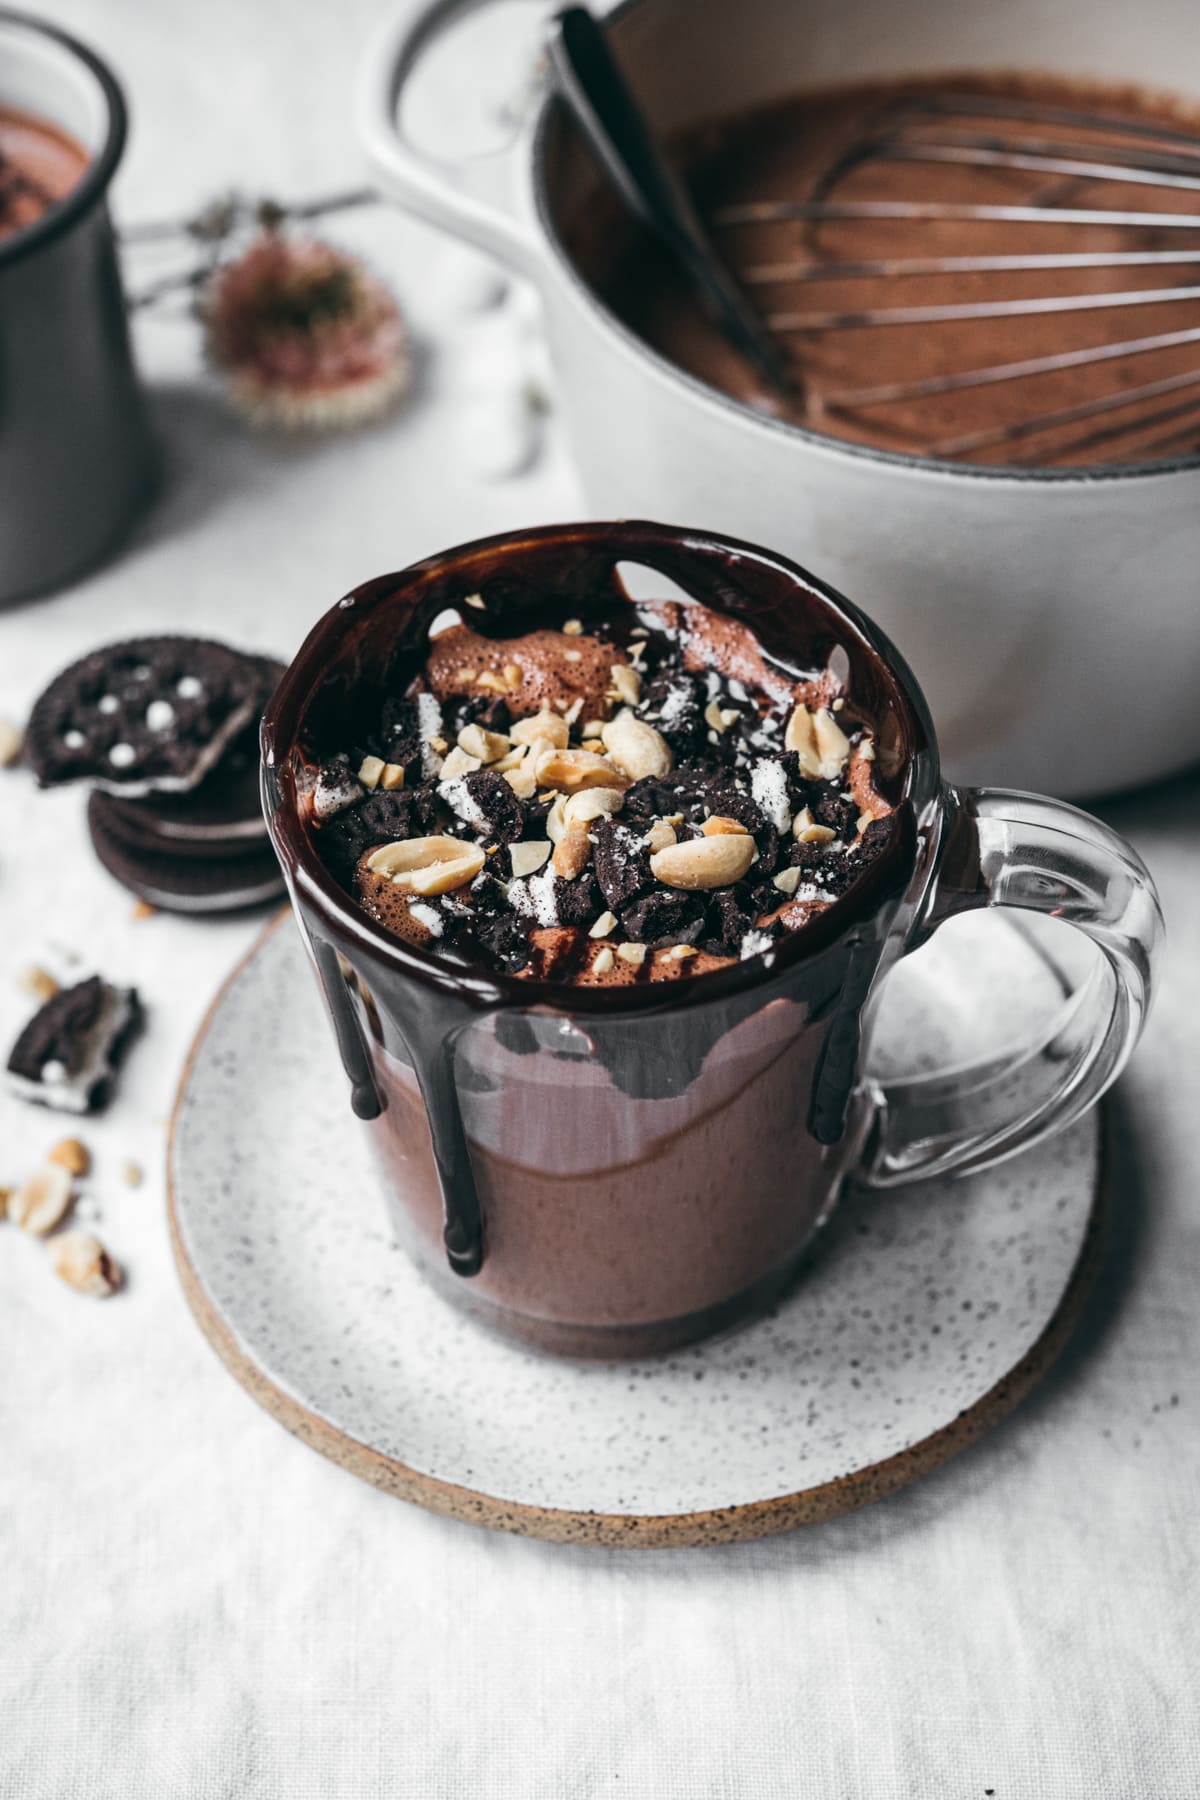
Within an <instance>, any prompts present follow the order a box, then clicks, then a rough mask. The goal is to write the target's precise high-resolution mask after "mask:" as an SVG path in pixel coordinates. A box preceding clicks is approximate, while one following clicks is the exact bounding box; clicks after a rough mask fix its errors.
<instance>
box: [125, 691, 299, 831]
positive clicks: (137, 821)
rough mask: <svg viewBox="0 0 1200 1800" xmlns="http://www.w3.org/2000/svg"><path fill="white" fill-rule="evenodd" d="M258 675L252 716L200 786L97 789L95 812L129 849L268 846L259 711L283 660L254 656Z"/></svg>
mask: <svg viewBox="0 0 1200 1800" xmlns="http://www.w3.org/2000/svg"><path fill="white" fill-rule="evenodd" d="M254 660H255V662H256V663H257V664H258V668H259V674H260V679H261V688H260V694H259V699H258V703H257V705H256V707H255V714H254V718H253V719H252V720H251V722H250V724H249V725H247V726H245V727H244V728H243V730H242V731H241V733H240V735H239V736H238V737H237V738H236V739H235V740H234V742H233V743H232V744H231V745H230V746H229V748H228V750H226V752H225V754H224V756H223V757H222V758H221V760H220V762H219V763H218V764H217V766H216V768H215V769H213V770H212V771H211V772H210V773H209V774H208V775H206V776H205V778H204V780H203V781H202V782H201V783H200V785H199V786H198V787H195V788H193V789H191V790H190V792H188V793H184V794H147V795H145V796H144V797H143V798H140V799H128V798H126V797H125V796H124V795H122V794H113V793H110V792H107V791H105V790H97V794H96V805H95V807H94V808H93V811H94V814H95V816H96V817H97V818H98V819H99V820H100V821H101V823H102V824H103V826H104V828H105V829H106V830H107V832H108V833H109V834H110V835H111V836H114V837H117V838H120V839H121V840H122V841H123V842H124V843H125V844H126V845H127V846H128V847H129V848H130V849H131V850H136V851H143V852H150V853H151V854H153V855H156V856H174V857H192V858H208V859H212V858H219V857H236V856H240V855H243V854H244V853H246V852H249V851H252V850H265V849H266V848H267V827H266V821H265V820H264V818H263V811H262V801H261V798H260V794H259V753H258V720H259V715H260V713H261V711H262V709H263V707H264V706H265V705H266V703H267V700H268V699H269V698H270V696H271V693H272V691H273V690H274V688H275V686H276V684H277V682H278V680H279V678H280V676H281V675H282V673H283V666H282V664H281V663H277V662H275V661H273V660H272V659H271V658H270V657H256V658H255V659H254Z"/></svg>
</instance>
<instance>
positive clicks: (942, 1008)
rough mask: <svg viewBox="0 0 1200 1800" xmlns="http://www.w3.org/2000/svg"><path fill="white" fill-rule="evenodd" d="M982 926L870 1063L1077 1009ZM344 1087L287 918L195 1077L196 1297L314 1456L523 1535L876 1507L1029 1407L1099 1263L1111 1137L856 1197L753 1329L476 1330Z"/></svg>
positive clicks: (893, 1024)
mask: <svg viewBox="0 0 1200 1800" xmlns="http://www.w3.org/2000/svg"><path fill="white" fill-rule="evenodd" d="M963 923H966V922H965V921H964V922H963ZM984 923H985V924H986V926H987V927H988V930H989V932H990V934H991V935H990V937H989V936H988V935H987V934H985V933H979V932H977V933H976V934H975V937H974V938H972V936H971V933H970V932H968V933H967V935H966V936H965V937H960V938H956V937H955V932H956V931H957V929H958V927H957V926H956V927H954V928H952V929H951V930H948V931H946V932H943V933H940V934H939V935H938V938H935V940H934V945H933V946H930V951H933V950H934V946H937V949H936V951H935V953H934V954H933V955H932V956H931V955H930V951H922V952H921V953H920V956H919V957H917V958H911V959H909V960H908V962H906V963H905V964H904V965H902V970H901V973H902V975H903V981H902V982H898V983H897V986H896V993H895V1000H894V1002H892V1001H890V1000H889V1004H888V1006H886V1007H885V1009H884V1016H883V1017H882V1019H881V1021H880V1025H879V1028H878V1033H877V1042H876V1046H875V1050H874V1052H873V1055H874V1057H875V1058H876V1062H877V1066H878V1068H880V1069H882V1070H891V1069H893V1068H897V1069H905V1068H906V1067H907V1055H906V1052H905V1050H904V1046H906V1045H911V1044H912V1043H913V1041H914V1039H916V1040H917V1041H921V1042H923V1043H925V1044H927V1045H930V1044H933V1043H935V1042H936V1043H938V1044H940V1045H941V1055H942V1056H943V1057H944V1058H948V1059H949V1060H951V1061H954V1062H955V1063H957V1062H959V1061H961V1060H962V1058H963V1057H964V1055H966V1054H967V1053H968V1052H969V1051H970V1050H972V1049H974V1050H977V1051H979V1052H981V1053H982V1052H983V1051H984V1050H986V1049H991V1050H995V1049H996V1048H997V1043H996V1037H997V1033H1000V1034H1001V1035H1003V1033H1004V1032H1006V1031H1007V1032H1009V1033H1013V1032H1018V1033H1019V1031H1020V1029H1021V1027H1022V1023H1023V1021H1027V1020H1029V1019H1031V1018H1032V1017H1033V1016H1034V1015H1035V1014H1038V1015H1039V1016H1041V1017H1042V1018H1043V1020H1044V1018H1045V1016H1047V1009H1049V1012H1050V1013H1053V1012H1054V1011H1055V1009H1057V1010H1058V1011H1059V1012H1060V1013H1061V1011H1062V1008H1063V1005H1064V994H1066V995H1068V996H1069V993H1070V988H1071V981H1070V977H1069V975H1068V976H1067V977H1066V978H1064V972H1063V970H1062V968H1061V967H1060V966H1058V965H1057V964H1056V963H1054V962H1052V961H1051V960H1049V959H1047V958H1045V957H1044V956H1043V955H1042V954H1041V952H1040V949H1039V947H1038V946H1037V945H1036V944H1033V943H1032V941H1031V943H1030V944H1029V945H1024V944H1018V950H1019V951H1020V954H1019V955H1018V956H1017V957H1016V958H1015V960H1014V956H1013V946H1012V945H1011V944H1008V945H1005V944H1004V943H1003V941H1002V939H1003V936H1004V933H1003V932H1001V933H1000V934H999V935H997V932H996V921H995V919H991V920H987V921H984ZM981 944H982V945H984V946H985V948H984V949H983V950H981V949H980V945H981ZM922 958H924V959H926V960H925V962H924V963H922V960H921V959H922ZM892 979H893V981H896V977H893V978H892ZM948 1000H949V1001H950V1003H949V1004H948V1003H947V1002H948ZM981 1021H986V1026H985V1025H983V1024H981ZM985 1031H986V1032H987V1033H989V1034H990V1036H988V1040H987V1043H986V1044H984V1043H981V1042H980V1038H981V1034H982V1033H984V1032H985ZM1014 1041H1015V1040H1014ZM928 1058H932V1060H933V1061H935V1062H936V1061H937V1056H936V1055H935V1054H934V1053H933V1051H931V1050H930V1051H928V1052H927V1060H928ZM342 1086H343V1083H342V1078H341V1073H340V1070H339V1068H338V1066H337V1062H336V1057H335V1053H334V1048H333V1043H332V1039H331V1036H330V1034H329V1030H328V1027H327V1024H326V1021H325V1017H324V1015H323V1012H322V1009H321V1004H320V1001H319V998H318V995H317V990H316V987H315V984H314V982H313V979H312V976H311V972H310V970H309V967H308V964H307V961H306V958H305V954H304V951H303V948H302V946H301V943H300V940H299V938H298V936H297V934H296V932H295V930H294V928H293V926H292V925H291V923H290V922H288V920H287V919H286V918H285V919H284V920H282V921H277V922H276V924H275V925H274V926H272V927H271V928H269V929H268V931H267V932H266V934H265V935H264V937H263V938H262V939H261V940H260V942H259V943H258V945H257V946H256V948H255V949H254V951H253V952H252V953H251V955H250V956H249V957H248V958H247V959H246V961H245V962H243V963H242V965H241V966H240V967H239V968H238V969H237V970H236V971H235V972H234V974H233V975H232V977H231V978H230V980H229V981H228V983H227V984H226V986H225V987H224V989H223V990H222V992H221V993H220V994H219V996H218V997H217V1000H216V1001H215V1003H214V1005H213V1008H212V1010H211V1012H210V1013H209V1016H208V1018H207V1020H206V1021H205V1023H204V1025H203V1027H202V1029H201V1032H200V1034H199V1037H198V1038H197V1041H196V1044H195V1046H194V1048H193V1051H192V1055H191V1058H190V1059H189V1063H188V1067H187V1069H186V1071H185V1074H184V1078H183V1082H182V1085H181V1089H180V1095H179V1101H178V1105H177V1109H176V1115H175V1121H174V1127H173V1132H172V1141H171V1150H170V1187H171V1207H172V1229H173V1233H174V1241H175V1250H176V1256H177V1260H178V1264H179V1268H180V1272H181V1275H182V1278H183V1284H184V1289H185V1292H186V1294H187V1297H188V1300H189V1302H190V1304H191V1306H192V1308H193V1310H194V1312H195V1314H196V1316H197V1318H198V1320H199V1322H200V1324H201V1326H202V1327H203V1329H204V1331H205V1332H206V1334H207V1335H208V1337H209V1339H210V1340H211V1342H212V1343H213V1345H214V1346H215V1348H216V1349H217V1351H218V1352H219V1354H220V1355H221V1356H222V1357H223V1359H224V1360H225V1362H226V1363H227V1364H228V1365H229V1367H230V1368H231V1369H232V1371H233V1373H234V1374H235V1375H236V1376H237V1378H238V1380H239V1381H241V1382H242V1383H243V1384H244V1385H245V1386H246V1387H247V1388H248V1389H249V1391H250V1392H251V1393H252V1394H253V1395H254V1397H255V1398H256V1399H257V1400H259V1401H260V1402H261V1404H262V1405H263V1406H265V1407H266V1409H267V1410H268V1411H269V1412H270V1413H272V1414H273V1415H274V1416H275V1417H276V1418H277V1419H279V1420H280V1421H281V1422H282V1423H283V1424H284V1425H286V1426H287V1427H288V1428H289V1429H290V1430H291V1431H294V1432H295V1433H296V1434H297V1435H298V1436H299V1437H301V1438H303V1439H304V1440H305V1441H306V1442H307V1443H309V1444H311V1445H312V1446H313V1447H314V1448H315V1449H318V1450H320V1451H322V1452H323V1453H324V1454H325V1455H327V1456H330V1457H332V1458H334V1459H335V1460H336V1461H338V1462H340V1463H342V1464H343V1465H344V1466H345V1467H346V1468H348V1469H350V1470H352V1471H353V1472H354V1473H355V1474H357V1475H359V1476H362V1477H364V1478H365V1479H366V1480H369V1481H372V1482H374V1483H376V1484H377V1485H378V1486H380V1487H382V1488H385V1489H387V1490H388V1491H390V1492H392V1493H395V1494H397V1495H399V1496H401V1497H402V1498H404V1499H407V1500H413V1501H417V1502H419V1503H420V1504H421V1505H424V1506H428V1507H431V1508H433V1509H434V1510H435V1511H438V1512H444V1513H449V1514H452V1515H454V1516H456V1517H459V1518H463V1519H469V1520H474V1521H476V1522H477V1523H480V1524H484V1525H490V1526H493V1527H497V1528H500V1529H504V1530H510V1531H518V1532H524V1533H527V1534H529V1535H531V1536H536V1537H544V1538H551V1539H557V1540H564V1541H576V1542H588V1543H609V1544H611V1543H622V1544H642V1545H665V1544H696V1543H710V1542H716V1541H732V1540H735V1539H744V1538H751V1537H758V1536H764V1535H766V1534H768V1533H771V1532H776V1531H783V1530H787V1529H789V1528H790V1527H792V1526H795V1525H799V1524H802V1523H805V1522H809V1521H812V1520H817V1519H822V1518H828V1517H830V1516H832V1515H833V1514H835V1513H838V1512H842V1511H846V1510H848V1509H850V1508H852V1507H855V1506H861V1505H863V1504H865V1503H866V1502H868V1501H870V1500H874V1499H877V1498H879V1497H880V1496H881V1495H884V1494H886V1493H889V1492H891V1491H893V1490H894V1489H896V1488H898V1487H900V1486H902V1485H903V1484H904V1483H906V1482H908V1481H911V1480H912V1479H914V1478H915V1477H916V1476H918V1475H920V1474H922V1473H924V1472H925V1471H927V1470H929V1469H931V1468H934V1467H936V1466H937V1465H939V1464H940V1463H943V1462H945V1461H946V1460H947V1459H948V1458H949V1457H950V1456H952V1455H954V1454H955V1453H956V1452H957V1451H959V1450H961V1449H963V1448H964V1447H965V1446H966V1445H968V1444H969V1443H971V1442H972V1441H973V1440H974V1439H975V1438H976V1437H978V1436H979V1435H980V1434H981V1433H982V1432H983V1431H985V1430H986V1429H987V1428H988V1427H989V1426H991V1425H992V1424H994V1423H995V1422H996V1421H997V1420H998V1419H1000V1418H1001V1417H1003V1415H1004V1414H1005V1413H1006V1412H1008V1411H1009V1410H1010V1409H1011V1407H1012V1406H1014V1405H1015V1404H1016V1402H1017V1401H1018V1400H1019V1399H1020V1398H1021V1397H1022V1396H1023V1395H1024V1394H1025V1393H1026V1392H1027V1391H1028V1390H1029V1388H1031V1387H1032V1386H1033V1384H1034V1382H1035V1381H1036V1380H1037V1379H1038V1377H1039V1376H1040V1375H1041V1374H1042V1373H1043V1372H1044V1370H1045V1369H1046V1367H1047V1366H1048V1365H1049V1363H1050V1362H1051V1361H1052V1359H1053V1357H1054V1356H1055V1354H1056V1353H1057V1351H1058V1350H1059V1348H1060V1347H1061V1346H1062V1344H1063V1343H1064V1342H1065V1339H1066V1337H1067V1335H1068V1333H1069V1331H1070V1329H1071V1327H1072V1325H1073V1324H1074V1322H1075V1319H1076V1317H1077V1315H1078V1312H1079V1310H1080V1307H1081V1305H1082V1301H1083V1298H1084V1296H1085V1294H1086V1291H1087V1287H1088V1284H1089V1279H1090V1274H1091V1270H1092V1266H1093V1265H1094V1263H1095V1261H1096V1242H1097V1236H1098V1233H1097V1228H1096V1193H1097V1187H1098V1173H1099V1160H1100V1158H1099V1127H1098V1123H1097V1121H1096V1120H1095V1119H1094V1118H1093V1119H1088V1120H1084V1121H1083V1122H1082V1123H1081V1124H1079V1125H1077V1126H1075V1127H1074V1128H1073V1129H1072V1130H1070V1131H1069V1132H1067V1133H1066V1134H1064V1135H1063V1136H1061V1137H1059V1138H1057V1139H1056V1140H1055V1141H1054V1142H1053V1144H1051V1145H1048V1146H1043V1147H1041V1148H1040V1149H1037V1150H1033V1151H1030V1152H1026V1153H1025V1154H1024V1155H1023V1156H1022V1157H1020V1158H1018V1159H1016V1160H1014V1161H1012V1162H1010V1163H1008V1164H1006V1165H1004V1166H1003V1167H1002V1168H1000V1169H998V1170H995V1171H992V1172H990V1173H988V1174H986V1175H983V1176H976V1177H972V1178H970V1179H969V1180H964V1181H958V1182H953V1181H936V1182H924V1183H919V1184H917V1185H915V1186H913V1187H910V1188H907V1189H905V1190H903V1191H899V1192H892V1193H890V1194H884V1195H879V1194H868V1193H865V1192H855V1191H852V1192H851V1193H850V1194H849V1195H848V1196H847V1198H846V1199H845V1201H844V1202H843V1204H842V1207H841V1208H840V1210H839V1212H838V1213H837V1215H835V1218H834V1221H833V1223H832V1224H831V1226H830V1227H829V1228H828V1229H827V1232H826V1235H825V1238H824V1241H823V1243H822V1245H821V1248H820V1251H819V1253H818V1254H817V1255H816V1256H815V1257H814V1258H813V1260H812V1261H811V1263H810V1265H809V1267H808V1268H807V1269H806V1270H805V1271H804V1272H803V1273H802V1274H801V1276H800V1277H799V1279H798V1280H797V1282H796V1284H795V1286H794V1287H793V1289H792V1291H791V1293H790V1295H789V1296H788V1297H787V1298H786V1299H785V1300H784V1302H783V1303H782V1304H781V1305H780V1306H779V1307H778V1308H777V1309H776V1311H775V1312H774V1313H773V1314H772V1315H771V1316H770V1317H768V1318H765V1319H762V1320H760V1321H759V1322H757V1323H755V1324H753V1325H750V1326H748V1327H746V1328H744V1329H743V1330H741V1331H739V1332H737V1333H736V1334H734V1335H732V1336H729V1337H727V1338H725V1339H722V1340H718V1341H714V1342H710V1343H708V1344H704V1345H700V1346H698V1347H696V1348H694V1349H689V1350H686V1351H682V1352H679V1353H677V1354H675V1355H673V1356H669V1357H664V1358H661V1359H656V1360H651V1361H646V1362H641V1363H633V1364H598V1363H576V1362H567V1361H562V1360H557V1359H553V1358H548V1357H544V1356H539V1355H537V1354H535V1353H533V1352H530V1351H527V1350H524V1349H521V1348H518V1347H516V1346H513V1345H509V1344H507V1343H505V1342H502V1341H501V1340H499V1339H498V1338H496V1337H494V1336H492V1335H491V1334H489V1333H487V1332H485V1331H484V1330H482V1329H481V1328H480V1327H479V1326H478V1325H476V1324H474V1323H473V1322H472V1321H470V1320H468V1319H466V1318H464V1317H462V1316H460V1314H459V1313H458V1311H457V1310H456V1309H455V1308H454V1307H453V1306H452V1305H450V1304H449V1303H448V1302H447V1301H446V1300H444V1299H443V1298H442V1297H441V1296H440V1295H439V1294H438V1293H436V1292H434V1291H433V1290H432V1289H431V1288H430V1287H429V1286H428V1285H427V1284H426V1282H425V1281H424V1280H423V1279H422V1277H421V1276H420V1275H419V1274H418V1273H417V1272H416V1270H415V1269H414V1268H413V1267H412V1265H411V1264H410V1263H409V1262H408V1260H407V1258H406V1257H405V1256H404V1254H403V1253H402V1252H401V1251H400V1250H399V1249H397V1248H396V1247H395V1245H394V1244H393V1243H392V1242H391V1240H390V1237H389V1233H388V1228H387V1223H386V1218H385V1212H384V1208H383V1206H382V1203H381V1201H380V1197H379V1193H378V1185H377V1179H376V1175H375V1172H374V1168H373V1165H372V1163H371V1161H370V1159H369V1156H368V1152H367V1145H366V1142H365V1139H364V1135H363V1133H364V1128H363V1127H362V1126H360V1125H359V1124H357V1122H356V1121H355V1120H354V1119H353V1118H352V1116H351V1114H350V1108H349V1104H348V1103H347V1104H346V1106H345V1107H344V1108H339V1107H338V1106H337V1104H336V1101H335V1099H334V1097H335V1096H340V1095H341V1093H342ZM468 1371H469V1376H470V1378H469V1380H468V1379H467V1378H466V1376H467V1372H468Z"/></svg>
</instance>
